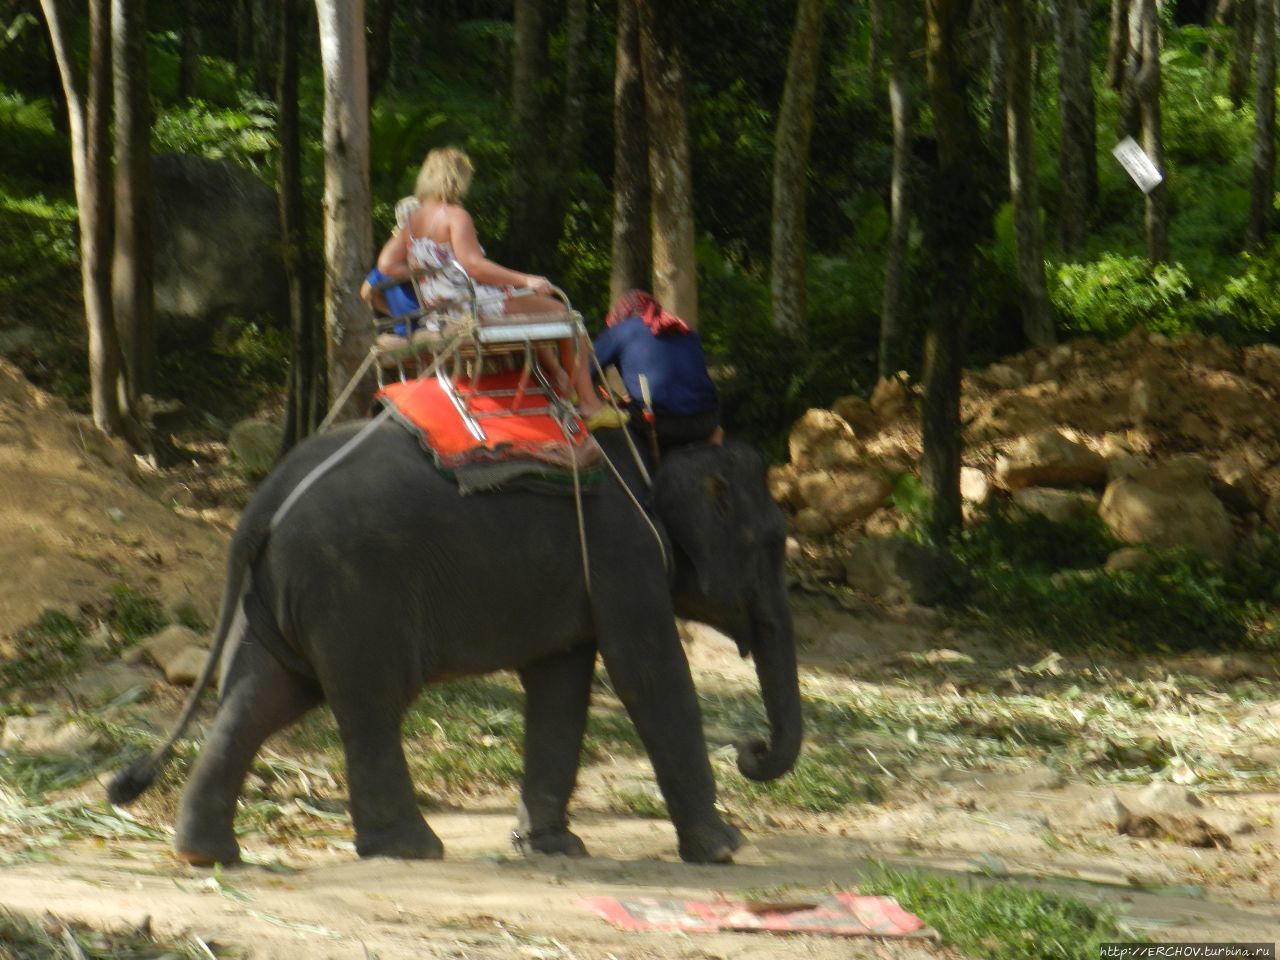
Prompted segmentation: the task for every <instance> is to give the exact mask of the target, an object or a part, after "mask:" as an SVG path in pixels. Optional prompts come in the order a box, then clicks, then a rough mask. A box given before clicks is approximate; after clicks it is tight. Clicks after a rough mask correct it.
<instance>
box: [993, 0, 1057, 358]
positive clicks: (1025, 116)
mask: <svg viewBox="0 0 1280 960" xmlns="http://www.w3.org/2000/svg"><path fill="white" fill-rule="evenodd" d="M1004 13H1005V31H1006V33H1005V36H1006V39H1007V41H1008V42H1007V44H1006V47H1005V53H1006V56H1007V58H1008V59H1007V62H1006V65H1005V70H1006V74H1005V79H1006V81H1007V84H1008V85H1007V88H1006V94H1007V106H1006V110H1007V115H1008V125H1009V126H1008V141H1009V157H1008V162H1009V199H1010V200H1011V201H1012V203H1013V232H1014V238H1015V242H1016V245H1017V248H1018V288H1019V290H1018V292H1019V296H1020V299H1021V301H1022V333H1023V335H1024V336H1025V337H1026V338H1027V341H1028V342H1029V343H1031V344H1033V345H1035V346H1037V347H1043V346H1047V345H1048V344H1052V343H1054V342H1056V340H1057V336H1056V334H1055V330H1054V323H1053V306H1052V305H1051V304H1050V303H1049V289H1048V287H1047V286H1046V284H1045V279H1044V237H1043V227H1042V226H1041V223H1040V201H1039V198H1038V190H1037V189H1036V158H1035V137H1034V133H1033V131H1032V128H1031V89H1032V87H1031V84H1032V80H1031V36H1030V24H1029V23H1028V18H1027V8H1026V5H1025V3H1024V0H1004Z"/></svg>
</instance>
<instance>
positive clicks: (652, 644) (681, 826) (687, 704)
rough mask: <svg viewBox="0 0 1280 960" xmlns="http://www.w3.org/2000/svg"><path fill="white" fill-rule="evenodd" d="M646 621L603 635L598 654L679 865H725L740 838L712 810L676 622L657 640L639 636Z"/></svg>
mask: <svg viewBox="0 0 1280 960" xmlns="http://www.w3.org/2000/svg"><path fill="white" fill-rule="evenodd" d="M637 614H638V611H637ZM646 621H649V622H651V621H652V617H643V616H639V615H637V616H636V618H635V619H634V620H632V621H631V623H630V624H629V625H627V626H625V627H619V628H618V629H617V630H616V631H612V632H609V633H608V638H609V639H608V640H606V639H605V637H606V634H605V633H604V632H602V635H601V644H600V646H601V654H602V655H603V657H604V663H605V667H606V668H607V669H608V671H609V679H610V680H611V681H612V682H613V687H614V691H615V692H616V693H617V694H618V697H619V698H620V699H621V700H622V702H623V705H624V706H626V708H627V713H628V714H630V716H631V720H632V722H633V723H635V725H636V731H637V732H638V733H639V734H640V739H641V740H642V741H643V742H644V747H645V750H646V751H647V752H648V754H649V760H650V761H651V762H652V763H653V772H654V774H655V776H656V777H657V778H658V787H659V788H660V789H661V790H662V796H663V799H664V800H666V802H667V812H668V813H669V814H670V815H671V822H672V824H673V825H674V826H675V828H676V834H677V835H678V836H679V838H680V857H681V859H683V860H687V861H689V862H692V863H728V862H730V861H731V860H732V859H733V851H734V850H736V849H738V847H740V846H742V844H743V842H744V839H743V836H742V833H741V832H740V831H739V830H738V829H737V828H736V827H734V826H732V825H730V824H727V823H725V822H724V820H722V819H721V817H720V815H719V813H717V812H716V784H715V777H714V776H713V775H712V773H711V761H710V759H709V758H708V757H707V744H706V739H705V738H704V736H703V733H702V715H701V712H700V711H699V710H698V698H697V692H696V691H695V689H694V686H693V677H692V676H690V674H689V662H688V660H686V659H685V655H684V650H683V648H682V647H681V646H680V639H679V637H678V636H677V635H676V630H675V623H674V622H672V623H671V624H670V626H669V627H667V628H666V630H664V631H663V635H662V636H661V638H660V639H650V638H648V637H638V636H637V633H638V631H640V630H642V629H644V628H643V626H641V625H642V624H644V623H645V622H646ZM654 629H655V630H656V629H657V628H654ZM667 631H669V635H667Z"/></svg>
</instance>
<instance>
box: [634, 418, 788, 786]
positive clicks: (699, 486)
mask: <svg viewBox="0 0 1280 960" xmlns="http://www.w3.org/2000/svg"><path fill="white" fill-rule="evenodd" d="M653 502H654V507H655V509H656V512H657V514H658V516H659V518H660V519H661V520H662V523H663V524H664V526H665V527H666V529H667V533H668V535H669V536H670V538H671V542H672V547H673V553H674V563H673V568H674V569H673V571H672V576H673V591H672V593H673V597H674V600H675V608H676V612H677V613H678V614H679V615H680V616H682V617H687V618H689V619H691V620H698V621H701V622H703V623H706V624H709V625H710V626H713V627H715V628H716V629H718V630H721V631H723V632H724V633H727V634H728V635H729V636H731V637H732V638H733V639H734V640H735V641H736V642H737V644H738V649H739V650H740V651H741V652H742V655H743V656H747V655H748V654H749V655H751V656H752V657H753V658H754V659H755V662H756V673H757V675H758V676H759V678H760V692H761V695H762V697H763V698H764V704H765V710H766V712H767V714H768V717H769V729H770V742H769V743H764V742H763V741H761V740H750V741H747V742H744V743H740V744H739V745H738V769H739V770H740V771H742V774H743V775H744V776H747V777H750V778H751V779H753V780H771V779H773V778H774V777H780V776H782V775H783V774H784V773H786V772H787V771H788V770H790V769H791V767H792V766H793V765H794V764H795V761H796V757H797V756H798V754H799V752H800V740H801V736H802V727H803V724H802V721H801V717H800V689H799V683H798V681H797V678H796V653H795V638H794V635H793V634H792V630H791V611H790V608H789V607H788V605H787V594H786V584H785V581H784V577H783V551H784V542H785V539H786V522H785V521H784V520H783V517H782V512H781V511H780V510H779V509H778V507H777V505H776V504H775V503H774V502H773V500H772V498H770V496H769V490H768V487H767V485H766V483H765V470H764V461H763V460H762V459H761V457H760V455H759V454H758V453H757V452H756V451H755V450H753V449H751V448H750V447H748V446H746V445H744V444H740V443H732V442H730V443H726V444H725V445H724V446H712V445H705V446H702V445H700V446H694V447H687V448H681V449H678V450H674V451H672V452H670V453H669V454H667V456H666V457H665V459H664V460H663V462H662V467H661V469H660V470H659V471H658V474H657V477H656V478H655V480H654V487H653Z"/></svg>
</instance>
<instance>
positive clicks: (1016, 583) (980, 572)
mask: <svg viewBox="0 0 1280 960" xmlns="http://www.w3.org/2000/svg"><path fill="white" fill-rule="evenodd" d="M1118 546H1119V544H1118V543H1117V542H1116V541H1114V540H1113V539H1112V537H1111V536H1110V534H1109V533H1108V532H1107V530H1106V528H1105V526H1104V525H1103V524H1102V522H1101V521H1100V520H1098V519H1097V518H1096V516H1095V517H1090V518H1088V519H1082V520H1078V521H1073V522H1072V523H1069V524H1063V523H1055V522H1053V521H1050V520H1048V519H1046V518H1044V517H1037V516H1032V517H1021V516H1019V517H1012V516H1009V515H1006V514H1005V513H1003V512H1001V511H996V512H994V513H993V514H992V515H991V517H990V519H988V521H987V522H985V523H980V524H977V525H975V526H973V527H970V528H969V529H967V530H966V531H965V533H964V535H963V537H962V538H961V539H960V541H959V542H958V544H957V545H956V547H955V550H956V555H957V558H958V559H959V560H960V561H961V562H962V563H963V564H965V566H966V567H967V568H968V570H969V571H970V573H971V574H972V576H973V579H974V582H975V584H976V587H975V591H974V593H973V595H972V597H971V598H970V606H971V609H972V610H973V611H974V612H975V613H976V614H977V615H979V616H980V617H981V618H983V619H984V620H985V621H987V622H989V623H991V624H992V625H996V626H1000V627H1004V628H1007V629H1011V630H1014V631H1018V632H1027V633H1029V634H1032V635H1034V636H1036V637H1037V638H1038V639H1040V640H1042V641H1044V642H1045V643H1048V644H1050V645H1053V646H1055V648H1057V649H1064V650H1065V649H1080V648H1084V649H1091V648H1108V647H1109V648H1111V649H1125V650H1133V651H1143V652H1149V651H1165V652H1167V651H1170V650H1186V649H1199V648H1222V649H1231V648H1236V647H1240V646H1243V645H1245V644H1246V643H1248V642H1250V636H1249V621H1250V615H1249V612H1248V611H1247V610H1246V608H1245V606H1244V605H1243V604H1242V603H1241V602H1240V595H1241V593H1242V590H1243V591H1245V592H1248V591H1250V590H1252V591H1257V590H1259V589H1260V588H1261V583H1262V581H1263V580H1264V578H1265V576H1266V572H1265V571H1267V570H1269V569H1271V565H1272V564H1274V563H1275V562H1276V558H1277V556H1280V550H1277V551H1275V553H1271V552H1268V553H1267V554H1266V555H1265V558H1264V559H1262V560H1261V561H1259V564H1258V566H1257V568H1256V569H1257V570H1258V571H1259V572H1258V573H1257V574H1255V575H1254V577H1253V579H1252V581H1250V582H1251V583H1253V584H1255V586H1250V587H1241V586H1239V585H1236V586H1233V585H1232V584H1231V583H1230V582H1229V581H1228V580H1227V578H1226V577H1225V576H1224V574H1223V573H1222V571H1221V570H1220V569H1219V568H1218V567H1217V566H1216V565H1214V564H1213V563H1211V562H1210V561H1208V560H1206V559H1205V558H1203V557H1201V556H1198V555H1196V554H1193V553H1190V552H1187V551H1163V552H1154V553H1153V554H1152V556H1151V559H1150V560H1149V561H1148V562H1147V563H1146V564H1144V565H1142V566H1141V567H1139V568H1138V569H1136V570H1120V571H1105V570H1101V569H1097V568H1098V567H1099V566H1100V565H1101V564H1102V563H1103V561H1104V560H1105V559H1106V557H1107V555H1108V553H1110V552H1111V551H1112V550H1114V549H1116V547H1118ZM1255 599H1256V598H1255Z"/></svg>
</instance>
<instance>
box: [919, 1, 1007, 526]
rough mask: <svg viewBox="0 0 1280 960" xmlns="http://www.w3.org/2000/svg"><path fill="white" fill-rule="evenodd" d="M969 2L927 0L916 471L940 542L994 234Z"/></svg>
mask: <svg viewBox="0 0 1280 960" xmlns="http://www.w3.org/2000/svg"><path fill="white" fill-rule="evenodd" d="M970 7H971V0H925V31H926V39H925V70H926V76H927V84H928V88H929V102H930V106H931V107H932V108H933V116H934V127H935V135H936V138H937V166H936V169H935V170H934V171H933V174H932V176H931V177H930V179H929V182H928V186H927V198H926V202H925V203H924V204H923V205H922V206H921V209H920V219H921V224H922V226H923V228H924V237H925V243H926V246H927V251H928V254H929V256H930V258H931V260H932V263H933V267H934V271H935V283H936V285H937V286H936V287H935V295H934V296H933V298H932V306H931V308H930V314H929V319H928V326H927V329H926V332H925V342H924V371H923V381H924V403H923V407H922V410H921V427H922V434H923V446H924V450H923V455H922V461H921V472H922V474H923V480H924V487H925V491H926V493H927V494H928V496H929V510H928V518H927V520H926V526H927V530H928V533H929V535H930V537H932V538H933V539H934V540H935V541H936V542H941V541H944V540H946V539H947V538H948V537H950V536H951V534H952V533H954V532H955V531H956V530H957V529H959V527H960V524H961V522H962V515H961V510H960V451H961V436H960V373H961V370H962V368H963V364H964V328H965V318H966V316H967V315H968V311H969V301H970V298H971V296H972V292H973V257H974V250H975V249H976V247H977V246H978V243H979V241H980V240H981V239H982V236H983V234H984V232H986V231H988V230H989V229H990V222H991V205H990V199H989V194H988V190H987V187H986V184H985V183H984V182H983V180H982V176H981V173H980V171H981V170H982V168H983V166H984V165H985V164H984V162H983V157H984V152H985V151H984V150H983V144H982V138H981V134H980V131H979V128H978V123H977V120H976V118H975V117H974V115H973V111H972V108H971V106H970V102H971V101H970V90H971V88H972V75H971V71H970V69H969V68H968V66H967V65H966V63H965V60H964V57H963V56H962V51H961V42H962V35H963V33H964V30H965V28H966V26H967V23H968V19H969V13H970Z"/></svg>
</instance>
